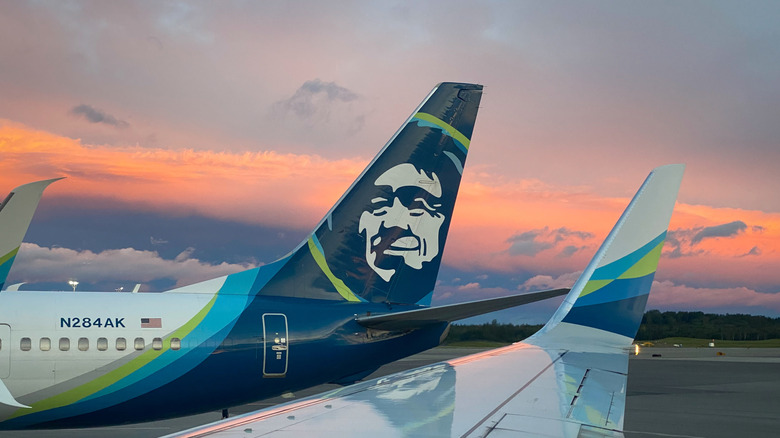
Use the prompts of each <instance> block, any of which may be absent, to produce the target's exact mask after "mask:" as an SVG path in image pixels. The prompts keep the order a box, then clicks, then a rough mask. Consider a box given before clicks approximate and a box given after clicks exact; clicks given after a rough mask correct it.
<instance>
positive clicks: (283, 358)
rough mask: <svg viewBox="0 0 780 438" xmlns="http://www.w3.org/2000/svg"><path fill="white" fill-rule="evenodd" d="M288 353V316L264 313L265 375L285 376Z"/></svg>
mask: <svg viewBox="0 0 780 438" xmlns="http://www.w3.org/2000/svg"><path fill="white" fill-rule="evenodd" d="M287 354H288V333H287V317H286V316H285V315H284V314H282V313H265V314H263V377H284V376H285V374H287Z"/></svg>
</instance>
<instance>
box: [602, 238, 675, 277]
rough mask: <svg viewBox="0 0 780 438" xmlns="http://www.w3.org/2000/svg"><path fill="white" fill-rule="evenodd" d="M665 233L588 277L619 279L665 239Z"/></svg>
mask: <svg viewBox="0 0 780 438" xmlns="http://www.w3.org/2000/svg"><path fill="white" fill-rule="evenodd" d="M666 233H667V232H666V231H664V232H663V233H661V234H659V235H658V237H656V238H655V239H653V240H651V241H650V242H648V243H646V244H645V245H643V246H642V247H641V248H639V249H637V250H636V251H634V252H632V253H630V254H628V255H626V256H624V257H622V258H619V259H617V260H615V261H614V262H612V263H609V264H607V265H604V266H602V267H600V268H598V269H596V270H595V271H594V272H593V275H591V276H590V280H614V279H616V278H618V277H620V276H621V275H623V273H624V272H626V271H627V270H628V269H630V268H631V267H632V266H634V265H635V264H636V262H638V261H639V260H641V259H642V257H644V256H646V255H647V253H649V252H650V251H652V250H653V249H654V248H655V247H656V246H658V244H659V243H661V242H662V241H663V240H664V239H665V238H666Z"/></svg>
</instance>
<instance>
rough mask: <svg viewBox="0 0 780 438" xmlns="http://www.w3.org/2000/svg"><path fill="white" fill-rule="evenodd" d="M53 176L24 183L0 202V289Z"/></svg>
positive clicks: (52, 180)
mask: <svg viewBox="0 0 780 438" xmlns="http://www.w3.org/2000/svg"><path fill="white" fill-rule="evenodd" d="M60 179H62V178H53V179H47V180H43V181H36V182H32V183H29V184H24V185H22V186H19V187H17V188H15V189H13V190H11V193H9V194H8V196H7V197H6V198H5V200H4V201H3V202H2V204H0V289H2V288H3V285H4V284H5V279H6V278H7V277H8V272H9V271H10V270H11V265H13V263H14V259H15V258H16V253H17V252H18V251H19V245H21V244H22V239H24V235H25V233H27V227H28V226H30V221H32V217H33V214H34V213H35V210H36V209H37V208H38V202H39V201H40V200H41V195H43V190H44V189H45V188H46V187H48V186H49V184H51V183H53V182H54V181H57V180H60Z"/></svg>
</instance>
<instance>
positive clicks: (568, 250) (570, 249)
mask: <svg viewBox="0 0 780 438" xmlns="http://www.w3.org/2000/svg"><path fill="white" fill-rule="evenodd" d="M585 248H587V246H575V245H566V246H565V247H564V248H563V249H562V250H561V252H559V253H558V255H557V256H556V257H558V258H566V257H571V256H573V255H574V254H575V253H576V252H577V251H580V250H583V249H585Z"/></svg>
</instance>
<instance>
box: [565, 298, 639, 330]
mask: <svg viewBox="0 0 780 438" xmlns="http://www.w3.org/2000/svg"><path fill="white" fill-rule="evenodd" d="M647 297H648V295H647V294H645V295H639V296H636V297H632V298H627V299H625V300H620V301H611V302H609V303H602V304H594V305H591V306H580V307H572V308H571V310H569V313H568V314H567V315H566V317H565V318H563V322H568V323H571V324H578V325H583V326H585V327H593V328H597V329H601V330H605V331H608V332H612V333H617V334H619V335H623V336H627V337H629V338H633V337H634V336H636V332H637V330H639V323H641V322H642V315H644V313H645V305H646V304H647Z"/></svg>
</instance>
